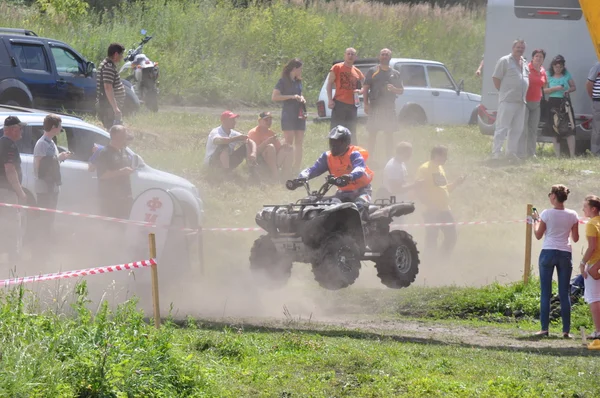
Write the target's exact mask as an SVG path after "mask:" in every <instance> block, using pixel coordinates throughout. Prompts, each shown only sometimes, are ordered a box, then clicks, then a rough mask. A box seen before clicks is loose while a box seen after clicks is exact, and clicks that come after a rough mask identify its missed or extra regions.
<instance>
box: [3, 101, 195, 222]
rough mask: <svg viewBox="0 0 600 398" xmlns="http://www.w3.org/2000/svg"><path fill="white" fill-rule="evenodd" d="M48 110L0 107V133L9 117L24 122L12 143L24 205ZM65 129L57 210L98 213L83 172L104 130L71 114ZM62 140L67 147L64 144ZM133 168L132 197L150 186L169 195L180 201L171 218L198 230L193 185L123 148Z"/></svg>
mask: <svg viewBox="0 0 600 398" xmlns="http://www.w3.org/2000/svg"><path fill="white" fill-rule="evenodd" d="M47 114H48V113H47V112H43V111H38V110H28V109H25V108H19V107H10V106H5V105H2V106H0V135H1V134H3V132H2V130H3V127H2V124H3V121H4V119H5V118H6V117H7V116H9V115H13V116H17V117H18V118H19V119H20V120H21V121H23V122H26V123H27V126H25V127H24V128H23V136H22V138H21V139H20V140H19V141H17V143H16V144H17V147H18V148H19V151H20V152H21V159H22V170H23V182H22V185H23V187H24V190H25V192H26V193H27V195H28V197H29V201H28V204H30V205H34V206H35V203H36V195H35V176H34V170H33V148H34V146H35V143H36V142H37V140H38V139H39V138H40V137H41V135H42V134H43V121H44V117H45V116H46V115H47ZM61 118H62V127H63V130H64V132H63V133H61V134H60V135H59V136H58V149H59V152H64V151H67V150H68V151H70V152H72V153H73V155H72V156H71V158H70V159H68V160H66V161H65V162H64V163H62V164H61V176H62V185H61V192H60V195H59V197H58V205H57V208H58V209H59V210H66V211H75V212H80V213H88V214H98V208H99V206H98V180H97V177H96V173H95V172H90V171H89V170H88V160H89V159H90V157H91V156H92V153H93V152H92V151H93V148H94V144H97V145H102V146H105V145H107V144H108V142H109V140H110V136H109V134H108V132H106V131H105V130H103V129H101V128H99V127H96V126H95V125H93V124H90V123H87V122H85V121H83V120H82V119H79V118H77V117H72V116H63V115H61ZM65 141H66V147H65V146H64V144H65ZM126 150H127V153H128V154H129V156H130V158H131V159H132V166H133V168H134V169H135V172H134V173H133V174H132V175H131V188H132V193H133V198H134V199H135V198H136V197H137V196H138V195H139V194H141V193H142V192H144V191H146V190H147V189H150V188H161V189H163V190H165V191H167V192H169V193H170V194H172V195H173V196H174V197H175V198H176V199H177V202H178V204H179V206H178V207H179V208H176V209H175V214H174V215H173V220H179V221H178V222H179V223H180V225H181V226H185V227H187V228H198V227H199V226H200V225H202V215H203V210H204V209H203V207H204V206H203V202H202V199H201V198H200V194H199V192H198V189H197V188H196V187H195V186H194V184H192V183H191V182H189V181H188V180H186V179H184V178H182V177H178V176H176V175H173V174H170V173H166V172H164V171H160V170H157V169H154V168H152V167H150V166H149V165H147V164H146V163H145V162H144V160H143V159H142V157H141V156H139V155H138V154H136V153H134V152H133V151H132V150H131V149H130V148H127V149H126Z"/></svg>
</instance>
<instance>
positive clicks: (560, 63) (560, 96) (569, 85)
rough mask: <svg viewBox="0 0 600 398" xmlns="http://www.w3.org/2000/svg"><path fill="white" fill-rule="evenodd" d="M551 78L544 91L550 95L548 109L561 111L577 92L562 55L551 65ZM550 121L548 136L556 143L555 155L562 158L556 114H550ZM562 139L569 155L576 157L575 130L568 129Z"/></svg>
mask: <svg viewBox="0 0 600 398" xmlns="http://www.w3.org/2000/svg"><path fill="white" fill-rule="evenodd" d="M549 73H550V76H549V77H548V87H547V88H545V89H544V93H546V94H548V108H549V109H556V110H560V109H561V107H562V105H563V101H564V100H565V98H566V99H568V98H569V93H572V92H574V91H575V90H576V87H575V81H574V80H573V78H572V77H571V74H570V73H569V71H568V70H567V69H566V68H565V59H564V57H563V56H562V55H557V56H556V57H554V58H553V59H552V62H551V63H550V71H549ZM570 112H571V119H572V120H575V115H574V114H573V107H570ZM549 116H550V119H549V120H548V121H547V122H546V135H549V136H551V137H552V142H553V143H554V153H555V154H556V156H557V157H558V156H560V142H559V141H558V139H559V137H558V134H557V132H556V131H555V130H554V124H555V123H554V112H552V111H551V112H549ZM560 136H561V137H566V139H567V146H568V147H569V155H570V156H571V157H574V156H575V128H574V126H573V128H570V129H568V132H567V133H564V134H561V135H560Z"/></svg>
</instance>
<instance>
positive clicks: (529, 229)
mask: <svg viewBox="0 0 600 398" xmlns="http://www.w3.org/2000/svg"><path fill="white" fill-rule="evenodd" d="M532 213H533V205H531V204H528V205H527V224H526V226H525V264H524V266H523V283H525V284H528V283H529V275H530V274H531V238H532V235H533V220H532Z"/></svg>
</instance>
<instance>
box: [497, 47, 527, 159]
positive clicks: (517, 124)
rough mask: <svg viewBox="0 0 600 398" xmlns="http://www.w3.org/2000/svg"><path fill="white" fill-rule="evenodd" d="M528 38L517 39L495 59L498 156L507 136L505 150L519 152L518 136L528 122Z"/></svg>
mask: <svg viewBox="0 0 600 398" xmlns="http://www.w3.org/2000/svg"><path fill="white" fill-rule="evenodd" d="M524 51H525V41H524V40H515V41H514V43H513V46H512V52H511V53H510V54H508V55H505V56H504V57H501V58H500V59H499V60H498V62H497V63H496V67H495V68H494V74H493V75H492V79H493V80H494V86H495V87H496V90H498V114H497V117H496V130H495V131H494V143H493V146H492V158H493V159H499V158H500V156H501V154H502V146H503V145H504V140H505V139H507V137H508V140H507V141H508V142H507V144H506V154H507V155H509V156H511V157H513V158H514V157H516V156H517V154H518V153H519V138H521V135H522V134H523V129H524V126H525V108H526V102H525V96H526V95H527V89H528V88H529V67H528V66H527V62H526V61H525V58H523V52H524Z"/></svg>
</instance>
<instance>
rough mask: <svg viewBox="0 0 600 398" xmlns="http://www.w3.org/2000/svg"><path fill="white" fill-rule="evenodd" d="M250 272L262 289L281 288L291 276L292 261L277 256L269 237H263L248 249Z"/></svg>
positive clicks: (279, 255)
mask: <svg viewBox="0 0 600 398" xmlns="http://www.w3.org/2000/svg"><path fill="white" fill-rule="evenodd" d="M250 271H251V272H252V275H254V277H255V279H256V281H257V282H258V283H259V284H261V285H263V286H264V287H267V288H270V289H277V288H281V287H283V286H285V284H286V283H287V281H288V280H289V279H290V276H291V275H292V260H291V258H289V257H285V256H282V255H281V254H279V253H278V252H277V249H276V248H275V245H274V244H273V241H272V240H271V237H270V236H269V235H264V236H261V237H260V238H258V239H256V240H255V241H254V245H252V249H250Z"/></svg>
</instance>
